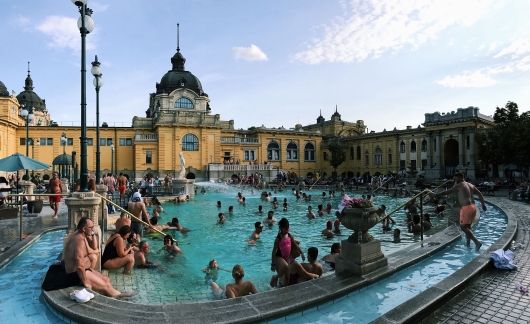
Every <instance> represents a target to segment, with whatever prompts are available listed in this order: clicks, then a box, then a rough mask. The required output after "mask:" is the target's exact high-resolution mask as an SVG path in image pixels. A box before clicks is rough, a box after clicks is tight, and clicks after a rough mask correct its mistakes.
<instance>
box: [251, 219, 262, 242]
mask: <svg viewBox="0 0 530 324" xmlns="http://www.w3.org/2000/svg"><path fill="white" fill-rule="evenodd" d="M254 228H255V229H254V232H252V234H250V238H249V239H248V243H249V244H256V241H257V240H259V236H260V234H261V232H262V231H263V224H262V223H261V222H255V223H254Z"/></svg>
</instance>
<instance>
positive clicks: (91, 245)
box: [86, 234, 99, 254]
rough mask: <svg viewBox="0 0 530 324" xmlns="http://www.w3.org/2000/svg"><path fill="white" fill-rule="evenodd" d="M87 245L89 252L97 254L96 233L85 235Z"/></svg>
mask: <svg viewBox="0 0 530 324" xmlns="http://www.w3.org/2000/svg"><path fill="white" fill-rule="evenodd" d="M86 241H87V243H88V245H87V250H88V253H89V254H98V253H99V249H98V240H97V238H96V234H92V235H91V236H89V237H87V239H86Z"/></svg>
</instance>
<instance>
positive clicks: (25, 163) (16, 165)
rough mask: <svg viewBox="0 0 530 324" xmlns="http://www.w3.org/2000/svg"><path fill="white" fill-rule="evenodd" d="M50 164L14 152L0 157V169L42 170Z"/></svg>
mask: <svg viewBox="0 0 530 324" xmlns="http://www.w3.org/2000/svg"><path fill="white" fill-rule="evenodd" d="M49 167H50V166H49V165H48V164H46V163H42V162H40V161H37V160H34V159H32V158H29V157H27V156H25V155H22V154H20V153H15V154H13V155H10V156H8V157H5V158H3V159H0V171H6V172H14V171H18V170H42V169H47V168H49Z"/></svg>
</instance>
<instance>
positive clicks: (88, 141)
mask: <svg viewBox="0 0 530 324" xmlns="http://www.w3.org/2000/svg"><path fill="white" fill-rule="evenodd" d="M86 145H88V146H92V145H94V139H93V138H92V137H89V138H87V139H86Z"/></svg>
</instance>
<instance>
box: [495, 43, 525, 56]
mask: <svg viewBox="0 0 530 324" xmlns="http://www.w3.org/2000/svg"><path fill="white" fill-rule="evenodd" d="M528 53H530V40H529V39H527V38H524V39H517V40H515V41H513V42H512V43H511V44H509V45H508V46H506V47H505V48H503V49H502V50H501V51H500V52H499V53H497V54H496V55H495V56H494V57H495V58H499V57H503V56H507V55H511V57H512V58H517V57H520V56H522V55H525V54H528Z"/></svg>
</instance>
